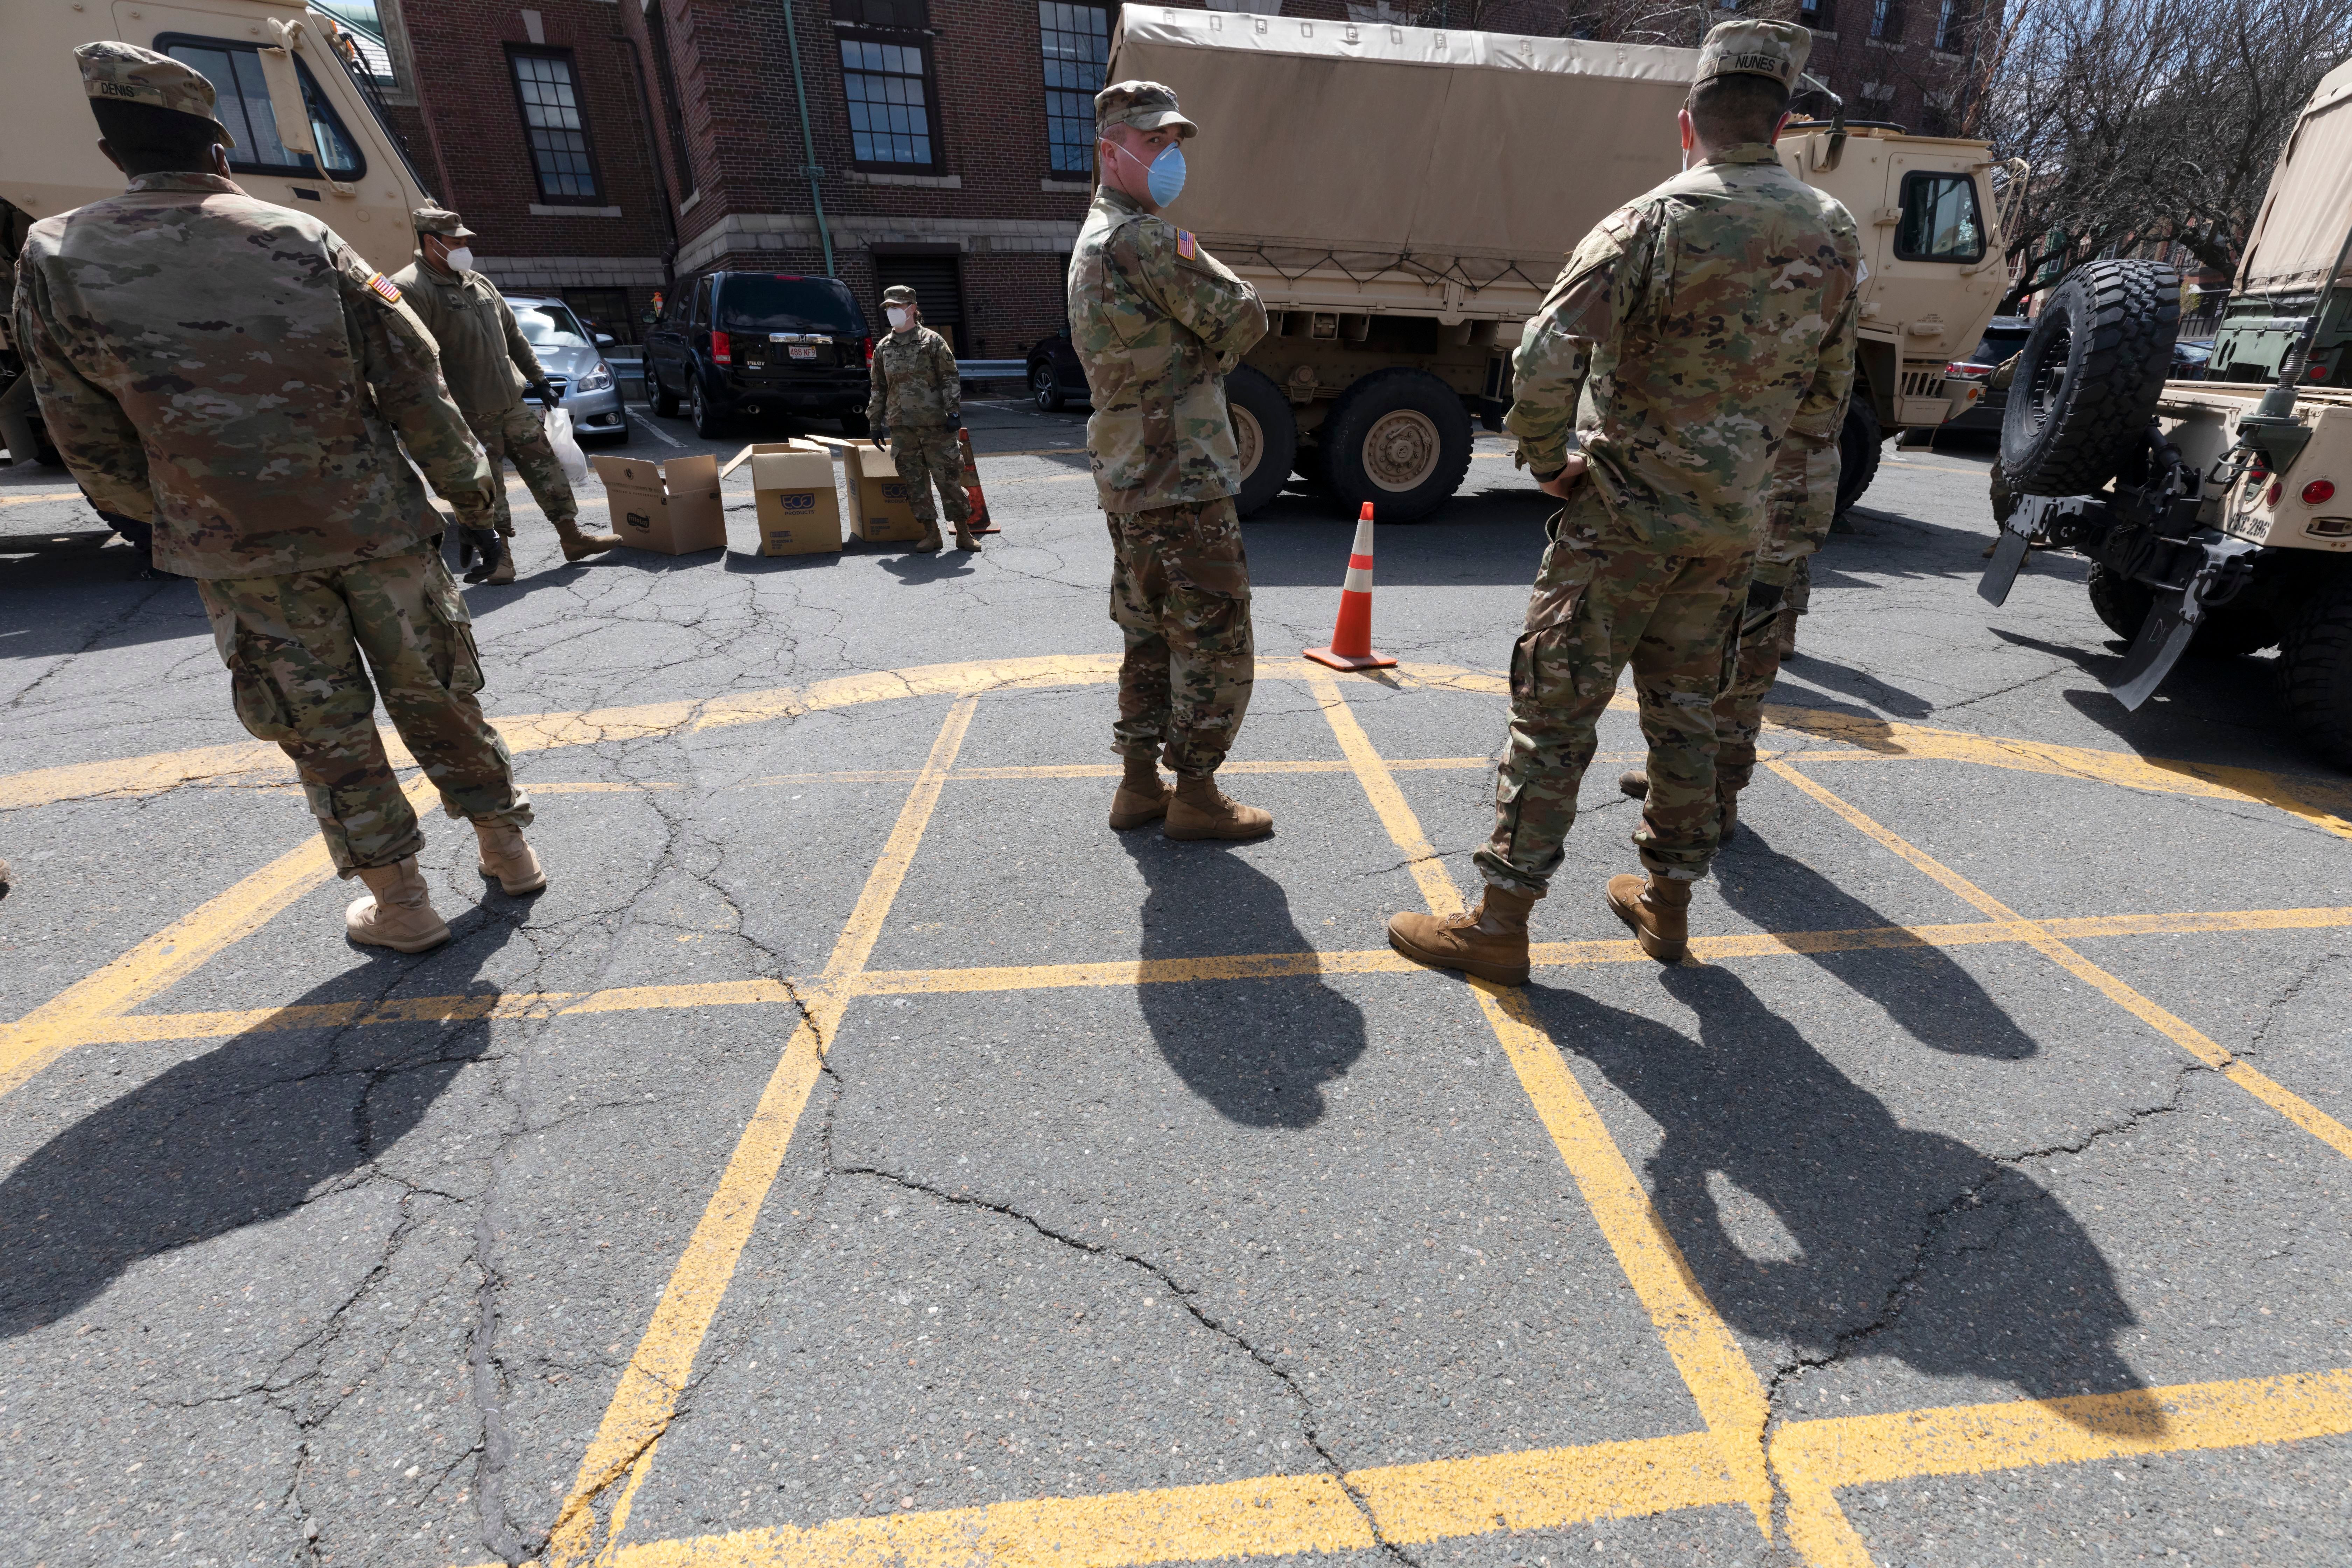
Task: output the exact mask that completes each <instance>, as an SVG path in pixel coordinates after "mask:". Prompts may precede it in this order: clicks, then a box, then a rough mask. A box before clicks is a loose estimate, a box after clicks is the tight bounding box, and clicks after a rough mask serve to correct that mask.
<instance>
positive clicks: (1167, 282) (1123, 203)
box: [1069, 81, 1274, 838]
mask: <svg viewBox="0 0 2352 1568" xmlns="http://www.w3.org/2000/svg"><path fill="white" fill-rule="evenodd" d="M1095 126H1096V133H1097V142H1096V147H1095V155H1096V163H1097V167H1098V168H1099V169H1100V170H1101V171H1102V186H1101V189H1100V190H1098V191H1097V193H1096V195H1095V200H1094V205H1092V206H1091V207H1090V208H1089V209H1088V210H1087V220H1086V223H1085V225H1084V226H1082V227H1081V228H1080V229H1079V231H1078V243H1077V247H1076V250H1075V251H1074V252H1073V253H1072V255H1071V257H1070V282H1069V303H1070V338H1071V342H1072V344H1073V346H1074V347H1076V350H1077V354H1078V359H1079V362H1080V363H1082V364H1084V365H1085V367H1086V373H1087V387H1088V389H1089V390H1090V391H1091V392H1092V394H1093V397H1094V409H1095V411H1094V416H1093V417H1092V418H1091V419H1089V420H1088V421H1087V453H1088V455H1089V456H1090V458H1092V460H1093V465H1094V473H1095V486H1096V489H1097V491H1098V492H1099V493H1100V496H1101V499H1102V508H1103V510H1104V511H1105V512H1106V513H1107V514H1108V520H1109V523H1110V540H1111V585H1110V618H1111V619H1112V620H1114V621H1116V622H1118V626H1119V629H1120V631H1121V632H1123V633H1124V634H1125V635H1126V639H1127V657H1126V659H1125V661H1124V662H1123V663H1122V664H1121V665H1120V666H1119V672H1118V722H1117V723H1116V724H1114V725H1113V726H1112V727H1111V749H1112V750H1113V751H1115V752H1118V754H1119V755H1120V756H1121V757H1122V758H1124V759H1125V760H1126V764H1127V766H1126V775H1125V777H1124V778H1123V779H1122V780H1121V781H1120V784H1119V786H1118V793H1117V794H1116V795H1113V796H1112V797H1111V809H1110V825H1111V826H1113V827H1115V828H1129V827H1140V826H1143V825H1144V824H1145V823H1148V822H1153V821H1160V820H1161V819H1163V818H1164V819H1165V820H1164V823H1163V826H1162V831H1163V832H1165V833H1166V834H1167V836H1168V837H1171V838H1255V837H1258V836H1260V835H1262V834H1265V833H1267V832H1269V831H1271V830H1272V828H1273V826H1274V818H1273V817H1272V816H1270V815H1268V814H1267V813H1265V812H1263V811H1260V810H1257V809H1256V808H1255V807H1253V806H1246V805H1240V804H1239V803H1238V802H1236V801H1234V800H1233V799H1231V798H1230V797H1228V796H1227V795H1224V794H1223V793H1222V792H1221V791H1220V790H1219V789H1218V788H1217V784H1216V771H1217V766H1218V764H1219V763H1223V761H1224V760H1225V753H1226V752H1227V751H1228V750H1229V749H1230V748H1231V747H1232V745H1233V743H1234V735H1235V734H1236V733H1237V732H1238V731H1240V729H1241V722H1242V714H1243V713H1244V711H1245V710H1247V709H1248V707H1249V698H1250V685H1251V681H1252V679H1254V677H1255V671H1256V665H1257V659H1256V649H1255V644H1254V643H1253V641H1252V634H1251V627H1250V594H1249V563H1248V560H1247V558H1246V557H1245V556H1244V553H1243V551H1242V531H1241V520H1240V518H1239V517H1238V516H1236V515H1235V513H1234V501H1233V498H1234V495H1235V494H1236V493H1238V492H1239V490H1240V489H1241V465H1240V459H1239V455H1238V452H1237V450H1236V448H1235V447H1234V431H1233V422H1232V420H1231V418H1230V416H1228V414H1227V412H1226V408H1225V387H1224V378H1225V375H1226V374H1227V373H1228V372H1230V371H1231V370H1232V369H1233V368H1234V365H1236V364H1238V363H1241V357H1242V354H1243V353H1244V351H1245V350H1247V349H1248V348H1249V346H1250V345H1251V344H1252V343H1255V342H1257V341H1258V339H1260V338H1262V337H1264V336H1265V327H1266V321H1265V306H1264V305H1262V304H1260V303H1259V302H1258V298H1257V294H1256V293H1255V290H1253V289H1251V288H1250V286H1249V285H1248V284H1246V283H1244V282H1243V281H1242V280H1241V279H1238V278H1236V277H1234V275H1233V273H1232V272H1230V271H1228V270H1227V269H1226V268H1224V267H1223V265H1221V264H1220V263H1219V262H1218V261H1217V259H1216V258H1214V257H1213V256H1211V255H1210V254H1209V253H1208V251H1207V250H1206V249H1205V248H1204V247H1202V245H1201V243H1200V241H1199V240H1198V239H1196V238H1195V237H1193V236H1192V235H1191V234H1190V233H1188V232H1186V231H1185V230H1183V229H1181V228H1178V227H1176V226H1174V225H1172V224H1170V223H1168V222H1166V221H1165V220H1164V219H1162V218H1161V217H1160V216H1159V214H1160V208H1161V207H1162V206H1164V205H1167V204H1168V203H1169V202H1171V201H1173V200H1174V199H1175V193H1176V191H1177V190H1180V189H1181V187H1182V184H1183V156H1184V154H1183V151H1182V146H1181V143H1182V141H1183V139H1184V138H1186V137H1189V136H1191V135H1192V134H1193V133H1194V132H1195V131H1196V130H1197V129H1198V127H1196V126H1194V125H1193V123H1192V121H1189V120H1187V119H1185V118H1184V117H1183V115H1182V114H1181V113H1180V112H1178V110H1177V108H1176V95H1175V93H1174V92H1173V91H1171V89H1168V88H1165V87H1162V86H1161V85H1160V84H1159V83H1158V82H1150V81H1122V82H1114V83H1113V84H1112V85H1110V86H1109V87H1107V88H1105V89H1103V90H1102V91H1101V92H1099V93H1097V95H1096V96H1095ZM1163 756H1164V758H1165V760H1166V762H1167V763H1168V765H1169V766H1170V767H1171V768H1172V769H1173V770H1175V773H1176V788H1175V791H1174V794H1173V795H1172V797H1171V794H1170V792H1169V789H1168V787H1167V785H1166V784H1162V783H1161V782H1160V772H1159V768H1158V765H1157V763H1156V762H1155V760H1154V759H1155V758H1156V757H1163Z"/></svg>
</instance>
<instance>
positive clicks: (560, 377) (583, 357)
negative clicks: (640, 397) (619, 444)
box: [506, 294, 629, 442]
mask: <svg viewBox="0 0 2352 1568" xmlns="http://www.w3.org/2000/svg"><path fill="white" fill-rule="evenodd" d="M506 301H507V304H508V306H509V308H510V309H511V310H513V311H514V315H515V324H516V325H518V326H520V328H521V329H522V335H523V337H524V339H525V340H526V341H528V342H530V349H531V353H535V354H537V355H538V356H539V363H540V368H541V369H542V370H544V371H546V372H547V379H548V380H549V382H550V383H551V384H553V385H554V387H555V390H556V393H557V395H559V396H560V397H561V398H562V406H563V407H564V408H565V409H566V410H567V411H568V412H569V413H570V414H571V416H572V433H573V434H574V435H576V436H578V437H580V439H581V440H582V441H583V442H588V441H625V440H626V439H628V435H629V416H628V415H627V414H626V413H625V412H624V411H623V409H622V407H621V385H620V381H619V378H618V377H616V376H615V375H614V374H613V367H612V365H611V364H610V363H607V362H606V360H605V358H604V350H605V349H606V348H607V347H608V346H610V345H611V343H612V342H613V338H612V334H610V333H608V332H591V331H589V330H588V329H587V328H586V327H585V326H583V325H582V324H581V321H580V318H579V317H577V316H575V315H573V314H572V307H571V306H569V305H567V304H565V303H564V302H563V301H562V300H560V299H558V298H556V297H555V296H553V295H550V294H509V295H507V296H506Z"/></svg>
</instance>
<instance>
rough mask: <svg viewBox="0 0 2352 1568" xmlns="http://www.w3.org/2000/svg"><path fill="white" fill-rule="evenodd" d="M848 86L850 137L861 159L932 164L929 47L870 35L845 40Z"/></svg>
mask: <svg viewBox="0 0 2352 1568" xmlns="http://www.w3.org/2000/svg"><path fill="white" fill-rule="evenodd" d="M841 75H842V84H843V86H844V88H845V89H846V90H847V93H848V97H849V139H850V143H851V149H852V151H853V152H854V153H856V159H857V161H858V162H859V163H911V164H915V165H918V166H919V167H922V168H929V167H930V166H931V163H932V162H933V160H932V157H931V115H930V105H929V100H927V99H926V98H925V97H924V95H923V51H922V50H921V49H919V48H917V47H913V46H911V45H907V44H886V43H879V42H877V41H875V40H873V39H870V38H844V39H842V40H841Z"/></svg>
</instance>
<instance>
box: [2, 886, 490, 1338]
mask: <svg viewBox="0 0 2352 1568" xmlns="http://www.w3.org/2000/svg"><path fill="white" fill-rule="evenodd" d="M349 886H350V888H351V889H352V896H354V897H357V896H358V894H359V892H360V891H361V889H360V887H359V884H358V883H357V882H352V883H351V884H349ZM444 907H445V909H446V905H445V906H444ZM519 909H520V903H519V901H518V900H509V899H507V898H505V897H504V895H502V894H500V893H499V892H498V891H497V890H496V889H495V888H493V889H490V890H489V891H488V893H486V894H485V895H484V900H483V913H482V915H480V916H474V917H457V918H453V920H452V922H451V923H452V924H453V925H455V926H456V927H457V938H456V940H455V941H453V942H449V943H448V944H446V946H444V947H442V948H440V949H438V950H437V951H436V952H430V953H426V954H423V955H421V956H418V957H415V958H409V957H404V956H402V955H400V954H397V953H391V952H375V951H373V950H359V949H354V950H353V951H354V952H355V953H357V952H366V954H367V956H366V959H365V961H364V962H363V963H361V964H360V965H358V966H357V967H355V968H353V969H352V970H350V971H347V972H345V973H343V974H341V975H340V976H338V977H336V978H335V979H333V980H331V981H329V982H327V983H326V984H322V985H320V986H318V987H316V988H315V989H313V990H312V991H311V992H310V993H309V994H306V995H304V996H303V997H301V998H300V999H299V1001H297V1002H295V1003H293V1004H291V1005H290V1006H291V1007H294V1008H299V1007H303V1006H310V1005H322V1004H335V1003H344V1004H349V1003H352V1002H353V1001H355V1000H360V999H362V998H364V999H367V1000H365V1001H362V1006H363V1007H364V1006H368V1005H373V999H375V998H379V997H381V996H383V994H384V993H385V992H386V991H388V990H389V989H391V988H392V987H394V985H395V984H398V985H401V986H402V987H403V988H404V989H411V990H415V991H417V992H420V993H422V994H452V993H466V992H468V991H469V989H470V986H469V982H471V981H472V980H473V978H474V977H475V975H477V974H478V973H479V972H480V969H481V966H482V963H484V961H485V960H487V959H488V957H489V956H490V955H491V954H492V953H494V952H497V951H498V950H499V948H500V947H502V946H503V945H505V943H506V942H507V941H508V940H509V937H510V936H511V935H512V933H513V925H512V923H511V922H512V921H513V920H514V919H516V918H517V910H519ZM489 1036H490V1026H489V1024H488V1022H487V1021H484V1020H475V1021H471V1022H466V1023H459V1024H443V1023H438V1022H420V1023H387V1024H369V1025H366V1026H342V1027H336V1026H316V1027H305V1028H291V1029H268V1028H262V1029H254V1030H249V1031H247V1033H245V1034H242V1035H238V1036H236V1037H234V1038H232V1039H229V1040H227V1041H225V1042H224V1043H222V1044H221V1045H219V1046H217V1047H215V1048H213V1049H212V1050H209V1051H206V1052H205V1054H204V1055H202V1056H199V1057H194V1058H190V1059H188V1060H187V1061H184V1062H182V1063H180V1064H179V1065H178V1066H176V1067H173V1068H170V1069H168V1070H166V1071H164V1072H163V1073H161V1074H158V1075H157V1076H156V1077H154V1078H152V1079H149V1080H148V1081H146V1082H145V1083H142V1084H141V1085H139V1087H137V1088H136V1089H131V1091H130V1092H129V1093H127V1094H125V1095H123V1096H121V1098H120V1099H117V1100H111V1101H110V1102H108V1103H107V1104H106V1105H104V1106H102V1107H100V1109H99V1110H96V1111H94V1112H92V1113H91V1114H89V1115H88V1116H86V1117H84V1118H83V1119H82V1120H81V1121H78V1122H76V1123H74V1124H73V1125H72V1126H71V1127H68V1128H67V1129H66V1130H65V1131H62V1132H60V1133H58V1135H57V1136H56V1137H55V1138H52V1139H51V1140H49V1142H47V1143H45V1144H43V1145H42V1146H41V1147H40V1148H39V1149H37V1150H36V1151H34V1152H33V1153H32V1154H30V1155H29V1156H27V1157H26V1159H25V1161H24V1162H23V1163H21V1164H19V1165H17V1166H16V1169H15V1170H13V1171H11V1172H10V1173H8V1176H7V1179H6V1180H5V1181H0V1258H6V1260H7V1262H6V1266H5V1268H0V1337H6V1336H14V1335H16V1334H21V1333H25V1332H27V1331H31V1330H34V1329H37V1328H40V1327H42V1326H44V1325H46V1324H48V1323H51V1322H55V1321H57V1320H58V1319H59V1318H62V1317H65V1316H67V1315H68V1314H70V1313H72V1312H75V1311H77V1310H79V1309H81V1308H82V1307H83V1306H85V1305H87V1304H88V1303H89V1301H91V1300H94V1299H95V1298H97V1297H98V1296H100V1295H101V1294H102V1293H104V1291H105V1290H106V1289H107V1288H108V1287H109V1286H110V1285H111V1284H112V1283H113V1281H114V1280H115V1279H117V1278H118V1277H119V1276H121V1274H123V1273H124V1272H125V1271H126V1270H128V1269H130V1268H132V1267H133V1266H134V1265H136V1264H138V1263H139V1262H141V1261H142V1260H143V1259H145V1258H152V1257H156V1256H158V1255H159V1254H162V1253H165V1252H170V1251H173V1250H174V1249H176V1248H179V1247H188V1246H192V1245H194V1244H195V1243H198V1242H204V1241H209V1240H211V1239H213V1238H215V1237H220V1236H225V1235H226V1234H228V1233H229V1232H231V1231H235V1230H240V1229H243V1228H244V1227H245V1226H253V1225H263V1224H267V1223H268V1222H269V1221H271V1220H273V1219H276V1218H278V1216H279V1215H284V1214H287V1213H289V1212H290V1211H292V1210H294V1209H296V1208H299V1207H300V1206H301V1205H303V1204H304V1203H305V1202H307V1201H309V1200H310V1199H311V1198H314V1197H317V1196H319V1195H320V1193H321V1192H322V1191H323V1190H325V1189H326V1188H327V1187H328V1186H329V1185H331V1184H333V1183H335V1182H336V1181H337V1180H338V1179H339V1178H341V1177H345V1176H348V1175H350V1174H351V1173H353V1172H355V1171H358V1170H361V1169H362V1168H363V1167H365V1166H366V1165H368V1164H370V1163H372V1162H373V1161H375V1160H377V1159H379V1158H380V1157H382V1155H383V1152H384V1151H385V1150H386V1149H388V1148H390V1147H391V1146H392V1145H393V1144H394V1143H395V1142H399V1140H400V1139H401V1138H402V1137H404V1135H406V1134H407V1133H408V1132H409V1131H412V1130H414V1129H415V1126H416V1125H417V1123H418V1122H419V1121H422V1120H423V1118H424V1116H425V1111H426V1110H427V1109H428V1108H429V1107H430V1106H431V1105H432V1104H433V1102H434V1101H435V1100H436V1099H438V1098H439V1097H440V1096H441V1094H442V1093H443V1092H444V1091H445V1090H446V1089H448V1088H449V1086H450V1084H451V1083H452V1082H453V1081H455V1080H456V1079H457V1075H458V1073H459V1072H460V1071H462V1070H463V1069H464V1068H465V1067H466V1066H467V1063H469V1062H472V1061H474V1060H475V1059H476V1058H478V1057H480V1056H481V1055H482V1053H483V1051H484V1050H485V1048H486V1047H488V1043H489ZM138 1048H139V1047H131V1046H121V1047H103V1046H85V1047H82V1049H83V1050H84V1051H101V1050H108V1049H113V1050H120V1051H123V1052H126V1053H127V1052H131V1051H135V1050H137V1049H138Z"/></svg>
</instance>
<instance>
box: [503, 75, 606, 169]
mask: <svg viewBox="0 0 2352 1568" xmlns="http://www.w3.org/2000/svg"><path fill="white" fill-rule="evenodd" d="M513 59H514V73H515V88H516V89H517V91H519V92H520V94H521V97H522V121H523V127H524V131H525V133H526V134H527V135H528V136H529V138H530V156H531V163H532V165H533V167H534V168H535V169H536V170H537V171H538V174H539V189H540V194H541V195H545V196H549V197H555V196H583V197H593V196H594V195H596V173H595V170H594V169H593V167H592V166H591V165H590V163H589V162H588V133H587V132H586V130H585V129H584V128H583V125H582V123H581V119H580V98H579V94H578V93H577V91H575V90H574V88H573V85H572V62H571V61H569V60H563V59H558V58H554V57H553V56H551V55H516V56H514V57H513Z"/></svg>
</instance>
